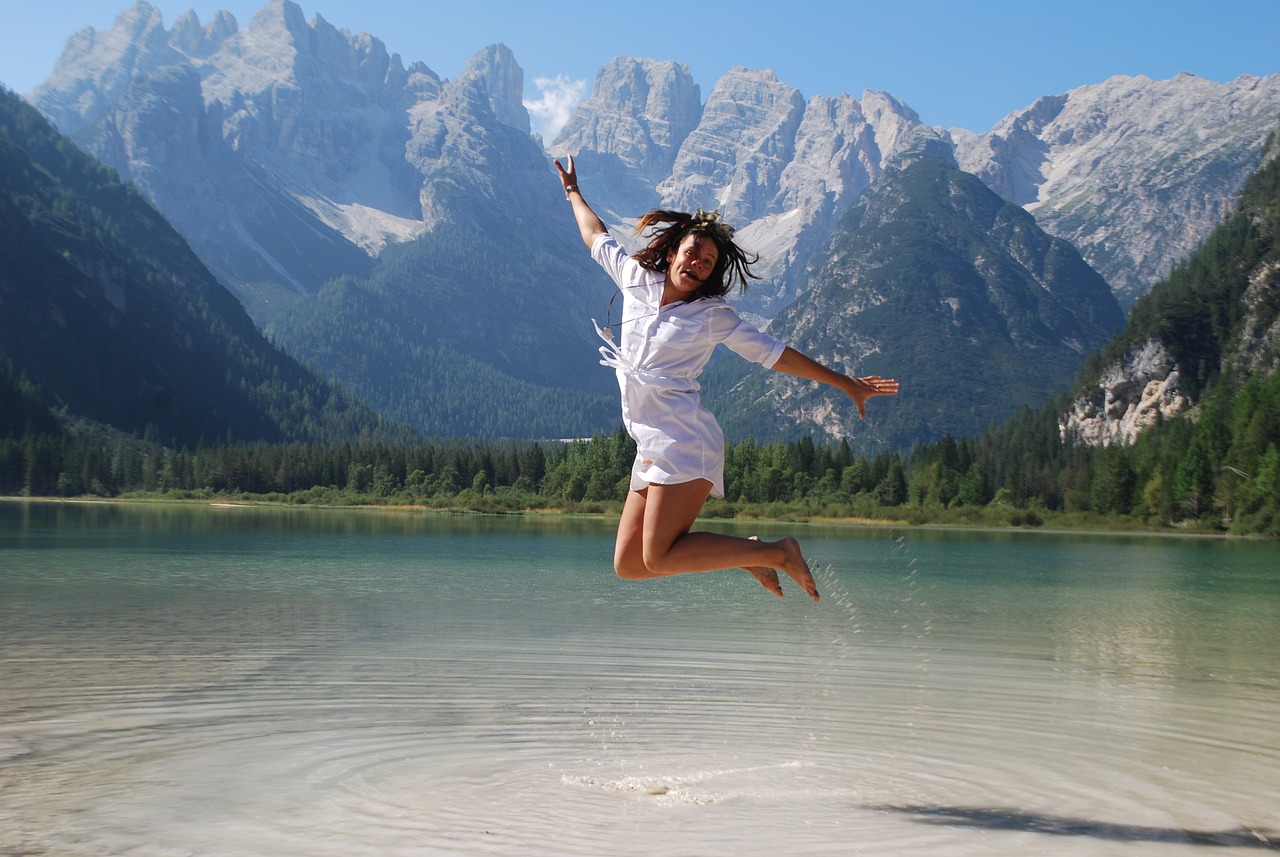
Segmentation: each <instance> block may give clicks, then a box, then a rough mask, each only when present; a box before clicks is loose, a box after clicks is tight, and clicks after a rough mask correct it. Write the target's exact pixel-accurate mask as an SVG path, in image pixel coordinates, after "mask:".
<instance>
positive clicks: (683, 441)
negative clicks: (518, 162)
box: [555, 157, 898, 601]
mask: <svg viewBox="0 0 1280 857" xmlns="http://www.w3.org/2000/svg"><path fill="white" fill-rule="evenodd" d="M555 167H556V171H557V172H558V173H559V174H560V182H561V184H562V185H563V186H564V193H565V198H566V199H568V200H569V201H570V203H572V205H573V214H574V218H575V219H576V221H577V224H578V231H579V232H580V233H581V235H582V240H583V242H584V243H585V244H586V245H587V247H589V248H590V249H591V257H592V258H593V259H595V260H596V262H598V263H599V264H600V266H601V267H603V268H604V269H605V271H606V272H608V274H609V276H611V277H612V278H613V280H614V282H615V283H617V285H618V289H619V290H620V292H621V294H622V313H621V321H620V322H619V323H617V324H609V323H608V322H606V325H605V326H604V327H598V326H597V331H598V332H599V334H600V336H601V337H602V338H603V339H604V340H605V345H604V346H603V347H602V348H601V349H600V353H601V355H602V356H603V359H602V360H601V361H600V362H601V363H603V364H605V365H607V366H611V367H613V369H614V370H615V371H616V373H617V376H618V385H619V387H620V388H621V390H622V420H623V423H624V424H625V426H626V429H627V433H628V434H630V435H631V437H632V438H633V439H634V440H635V442H636V459H635V463H634V464H633V465H632V467H631V488H630V491H629V492H628V493H627V501H626V504H625V505H624V506H623V509H622V520H621V522H620V523H619V525H618V540H617V544H616V546H615V548H614V554H613V566H614V569H615V570H616V571H617V573H618V576H619V577H622V578H624V579H626V580H651V579H653V578H656V577H671V576H673V575H677V574H687V573H690V572H695V571H717V570H720V569H727V568H745V569H746V570H747V571H749V572H750V573H751V575H752V576H753V577H755V579H756V580H758V581H759V582H760V583H761V585H763V586H764V588H765V589H768V590H769V591H770V592H772V593H774V594H775V595H777V596H779V597H781V596H782V584H781V583H780V582H779V578H778V572H779V571H781V572H783V573H784V574H786V575H787V576H788V577H790V578H791V579H792V580H794V581H795V582H796V583H797V584H798V585H799V586H800V588H801V589H803V590H804V591H805V592H807V593H809V596H810V597H811V598H813V600H815V601H817V600H818V587H817V585H816V584H815V583H814V580H813V574H812V573H811V572H810V571H809V565H808V563H807V562H805V559H804V555H803V554H802V553H801V552H800V544H799V542H797V541H796V540H795V539H794V538H791V537H789V536H788V537H787V538H784V539H780V540H778V541H776V542H764V541H760V540H758V539H755V538H749V539H747V538H739V537H736V536H728V535H722V534H720V533H708V532H691V531H690V528H691V527H692V526H693V522H694V520H695V519H696V518H697V517H698V514H699V513H700V512H701V511H702V507H703V505H704V504H705V503H706V501H707V497H708V495H710V496H715V497H723V496H724V434H723V432H721V430H720V426H719V425H718V424H717V423H716V421H715V417H713V416H712V415H711V413H710V412H709V411H707V410H706V409H705V408H703V407H702V405H701V403H700V401H699V398H698V390H699V387H698V383H697V381H696V380H695V379H696V378H697V377H698V375H699V374H701V373H702V369H703V367H705V366H706V364H707V361H708V360H709V359H710V358H711V352H712V351H713V350H714V349H715V347H716V345H717V344H718V343H721V342H723V343H724V344H725V345H727V346H728V347H729V348H730V349H732V350H733V351H735V352H737V353H738V354H740V355H741V356H742V357H745V358H746V359H747V360H751V361H752V362H755V363H759V364H761V365H763V366H765V367H767V368H770V369H775V370H777V371H779V372H785V373H787V374H788V375H795V376H797V377H799V378H806V379H808V380H810V381H819V382H821V383H823V384H829V385H831V386H833V387H835V388H837V389H839V390H842V391H844V393H846V394H847V395H848V396H849V398H851V399H853V403H854V404H855V405H856V406H857V408H858V416H860V417H862V418H864V419H865V418H866V415H867V412H866V402H867V399H870V398H871V397H872V396H892V395H895V394H896V393H897V392H898V382H897V381H894V380H891V379H888V378H881V377H880V376H878V375H869V376H867V377H865V378H851V377H848V376H846V375H842V374H840V373H839V372H835V371H833V370H831V369H828V368H827V367H825V366H823V365H821V364H820V363H816V362H815V361H813V360H811V359H810V358H808V357H806V356H805V355H803V354H801V353H800V352H799V351H796V350H795V349H793V348H789V347H787V346H786V345H785V344H784V343H782V342H780V341H778V340H777V339H775V338H773V337H772V336H769V335H768V334H766V333H762V332H761V331H759V330H757V329H756V328H755V327H754V326H753V325H751V324H749V323H748V322H745V321H743V320H742V319H740V318H739V317H738V315H737V313H736V312H734V310H733V308H732V307H730V306H729V304H728V303H726V302H725V300H724V295H725V294H727V293H728V292H729V289H730V288H731V287H732V286H734V285H735V284H736V285H737V286H738V287H739V289H740V290H745V289H746V286H747V278H748V277H754V276H755V275H754V274H752V272H751V265H753V264H755V263H756V261H758V257H754V256H749V255H748V254H747V253H746V252H745V251H744V250H743V249H742V248H741V247H739V246H738V245H737V244H735V243H734V242H733V228H732V227H730V226H728V225H726V224H725V223H723V222H722V221H721V220H720V218H719V215H718V214H717V213H714V212H713V213H711V214H706V213H704V212H703V211H702V210H699V211H698V212H697V213H695V214H685V213H683V212H677V211H661V210H659V211H651V212H649V213H648V214H646V215H644V216H643V217H642V218H640V223H639V224H638V226H637V227H636V231H637V232H638V233H639V232H643V231H644V230H646V229H649V228H653V232H652V234H651V236H650V240H649V244H648V246H646V247H645V248H644V249H643V250H640V251H639V252H638V253H636V254H635V256H628V255H627V253H626V251H624V250H623V249H622V248H621V247H620V246H618V243H617V242H616V241H615V240H614V239H613V236H611V235H610V234H609V231H608V230H607V229H606V228H605V225H604V222H603V221H601V220H600V218H599V217H598V216H596V213H595V212H594V211H592V210H591V207H590V206H589V205H587V202H586V200H585V199H583V197H582V191H581V190H579V189H578V174H577V171H576V169H575V168H574V164H573V158H572V157H569V158H566V159H565V163H564V165H561V163H560V161H555ZM614 327H616V328H618V330H619V332H620V334H621V335H620V336H619V341H618V342H616V343H615V342H614V341H613V328H614Z"/></svg>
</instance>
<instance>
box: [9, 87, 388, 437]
mask: <svg viewBox="0 0 1280 857" xmlns="http://www.w3.org/2000/svg"><path fill="white" fill-rule="evenodd" d="M0 223H3V226H4V240H3V241H0V367H3V369H2V371H0V387H3V390H4V392H3V393H0V396H2V397H3V401H4V402H5V404H6V407H5V408H4V409H3V410H2V411H0V432H3V433H6V434H13V433H21V432H23V431H24V430H26V429H27V428H29V427H30V428H34V429H37V430H38V429H39V428H40V427H44V428H45V429H47V428H48V427H49V425H50V420H51V419H52V418H51V417H50V416H49V409H51V408H56V409H57V410H58V411H59V412H60V413H61V414H65V415H69V416H70V417H73V418H74V417H78V418H84V419H88V420H90V421H93V422H96V423H99V424H103V425H107V426H112V427H115V428H117V429H119V430H121V431H123V432H126V433H134V434H138V435H142V434H143V433H148V432H149V433H150V434H151V435H152V436H154V437H156V438H159V439H162V440H164V441H166V442H169V443H174V444H196V443H198V442H200V441H202V440H203V441H205V442H213V441H217V440H226V439H228V438H232V439H240V440H251V439H264V440H272V441H284V440H291V439H292V440H313V441H320V440H332V439H335V438H352V437H359V436H361V435H368V434H370V433H373V434H379V433H382V434H385V436H391V435H392V434H393V433H397V432H399V430H397V429H393V428H391V427H390V426H389V425H385V424H384V421H383V420H382V419H381V418H379V417H377V416H376V415H374V414H373V413H372V412H371V411H369V410H368V409H366V408H364V407H362V406H360V405H358V404H357V403H355V402H354V401H353V400H352V399H351V398H350V397H349V396H348V395H347V394H346V393H344V392H342V391H341V390H339V389H337V388H335V387H333V386H332V385H330V384H328V383H326V382H325V381H323V380H321V379H320V378H318V377H317V376H316V375H315V374H314V373H312V372H310V371H309V370H307V369H305V368H304V367H303V366H301V365H300V364H299V363H298V362H297V361H295V360H294V359H292V358H290V357H288V356H286V355H285V354H284V353H283V352H281V351H280V350H279V349H277V348H275V347H274V346H272V345H271V344H270V343H269V342H267V340H266V339H265V338H264V337H263V336H262V334H261V333H260V332H259V331H258V330H257V329H256V328H255V327H254V325H253V322H252V321H251V320H250V319H249V316H248V315H247V314H246V313H245V311H244V309H243V307H242V306H241V305H240V304H239V302H238V301H237V300H236V299H235V298H234V297H233V296H232V295H231V294H230V293H229V292H228V291H227V290H226V289H225V288H223V286H222V285H221V284H220V283H218V282H217V280H215V279H214V278H213V276H212V275H211V274H210V273H209V272H208V270H207V269H206V268H205V267H204V265H203V264H202V263H201V262H200V260H199V259H198V258H197V257H196V256H195V254H194V253H193V252H192V251H191V249H190V247H188V246H187V243H186V241H185V240H184V239H183V238H182V237H181V236H180V235H179V234H178V233H177V232H176V231H174V229H173V228H172V227H171V226H170V225H169V224H168V223H167V222H165V220H164V218H163V217H162V216H161V215H160V214H159V213H158V212H156V210H155V209H154V208H152V206H151V205H150V204H148V203H147V202H146V201H145V200H144V199H143V198H142V197H141V196H140V195H139V194H138V193H137V192H136V191H135V190H134V189H133V188H132V187H131V186H129V185H127V184H125V183H123V182H122V181H120V179H119V177H118V176H117V175H116V173H115V172H114V171H112V170H110V169H107V168H105V167H103V166H102V165H101V164H99V163H98V162H97V161H95V160H94V159H93V158H91V157H89V156H88V155H86V154H84V153H83V152H81V151H80V150H79V149H77V148H76V146H75V145H74V144H72V143H71V142H70V141H69V140H67V139H66V138H65V137H63V136H62V135H61V134H59V133H58V132H57V131H56V130H55V129H54V128H53V127H52V126H50V125H49V123H48V122H47V121H46V120H45V119H44V118H43V117H41V116H40V114H39V113H38V112H37V111H36V110H35V109H34V108H32V107H30V106H28V105H27V104H26V103H24V102H23V101H22V100H21V99H19V98H18V97H17V96H16V95H14V94H13V93H10V92H8V91H3V90H0Z"/></svg>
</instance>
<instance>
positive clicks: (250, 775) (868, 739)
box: [0, 502, 1280, 855]
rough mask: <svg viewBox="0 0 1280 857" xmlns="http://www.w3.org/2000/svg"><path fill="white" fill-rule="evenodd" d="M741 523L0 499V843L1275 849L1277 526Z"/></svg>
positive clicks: (552, 850) (497, 850) (128, 850)
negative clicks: (752, 566)
mask: <svg viewBox="0 0 1280 857" xmlns="http://www.w3.org/2000/svg"><path fill="white" fill-rule="evenodd" d="M722 527H723V528H726V529H731V527H729V525H722ZM735 531H736V532H741V533H743V534H747V533H759V534H760V535H761V536H762V537H765V538H771V537H777V536H778V535H780V534H781V533H783V532H789V531H794V532H796V534H797V535H799V536H801V538H802V541H803V543H804V545H805V549H806V553H807V554H808V555H809V557H810V558H811V560H813V561H814V562H815V564H816V565H817V566H819V568H820V571H819V574H818V578H819V586H820V588H821V589H822V590H823V593H824V598H823V600H822V602H821V603H820V604H817V605H814V604H812V603H810V602H809V601H808V600H807V599H806V598H804V597H803V596H802V594H801V593H800V592H798V591H797V590H796V589H795V588H794V587H789V588H788V589H787V593H788V594H787V598H785V599H784V600H782V601H779V600H777V599H776V598H774V597H772V596H770V595H768V594H767V593H766V592H765V591H764V590H763V589H760V588H759V587H758V586H757V584H755V582H754V581H752V580H751V579H750V577H749V576H748V575H746V574H745V573H744V572H722V573H715V574H708V575H690V576H686V577H683V578H679V579H675V580H669V581H660V582H656V583H646V584H638V583H624V582H622V581H619V580H617V579H616V578H615V577H614V576H613V575H612V573H611V571H610V569H609V567H608V563H609V559H610V556H611V545H612V532H611V527H610V524H609V522H607V521H606V522H602V521H596V520H577V519H537V518H521V517H514V518H507V517H474V516H444V515H422V514H411V513H401V512H377V511H332V510H316V509H278V508H277V509H259V508H235V507H197V506H142V505H96V504H94V505H86V504H45V503H37V504H25V503H14V502H7V503H0V670H2V672H0V853H14V854H46V853H47V854H71V855H79V854H95V855H102V854H130V855H153V854H154V855H178V854H209V855H214V854H216V855H224V854H225V855H293V854H298V855H330V854H332V855H361V854H369V855H428V854H535V853H547V854H590V855H598V854H603V853H613V854H682V855H685V854H687V855H710V854H760V855H766V854H767V855H776V854H788V855H792V854H868V855H897V854H918V853H921V852H922V851H927V852H928V853H931V854H943V855H979V854H981V855H986V854H1040V855H1085V854H1087V855H1111V854H1115V855H1120V854H1124V855H1135V854H1136V855H1144V854H1152V855H1156V854H1158V855H1168V854H1173V855H1177V854H1187V855H1191V854H1196V855H1203V854H1213V853H1218V852H1221V853H1227V850H1228V849H1234V850H1235V851H1239V850H1240V849H1245V850H1263V851H1266V850H1280V844H1277V840H1280V765H1278V764H1277V763H1280V718H1278V715H1280V657H1278V655H1280V622H1277V615H1278V613H1280V611H1278V608H1280V546H1277V545H1275V544H1270V543H1261V542H1234V541H1233V542H1228V541H1225V540H1211V539H1174V538H1142V537H1122V536H1085V535H1067V536H1061V535H1052V534H1045V533H1021V532H1018V533H980V532H937V531H918V530H916V531H913V530H896V529H892V528H887V527H886V528H835V527H817V526H793V527H788V528H779V527H770V526H756V527H753V528H751V529H750V530H735ZM784 585H785V584H784Z"/></svg>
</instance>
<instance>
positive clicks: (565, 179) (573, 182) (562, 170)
mask: <svg viewBox="0 0 1280 857" xmlns="http://www.w3.org/2000/svg"><path fill="white" fill-rule="evenodd" d="M564 161H565V164H567V166H562V165H561V164H560V161H559V160H558V159H557V160H555V161H553V162H552V163H554V164H555V165H556V172H558V173H559V174H560V184H561V185H563V186H564V192H565V193H566V194H567V193H568V192H569V191H570V190H577V189H578V170H577V169H576V168H575V167H574V166H573V155H569V156H567V157H566V158H565V159H564Z"/></svg>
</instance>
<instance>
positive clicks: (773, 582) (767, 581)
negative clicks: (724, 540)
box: [746, 536, 782, 598]
mask: <svg viewBox="0 0 1280 857" xmlns="http://www.w3.org/2000/svg"><path fill="white" fill-rule="evenodd" d="M748 538H750V539H751V541H753V542H758V541H760V537H759V536H748ZM746 570H747V571H748V572H750V573H751V576H752V577H754V578H755V579H756V580H758V581H760V585H761V586H763V587H764V588H765V589H767V590H769V591H770V592H772V593H773V594H774V595H776V596H778V597H779V598H781V597H782V582H781V581H779V580H778V572H776V571H775V570H773V569H772V568H769V566H767V565H749V566H746Z"/></svg>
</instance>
